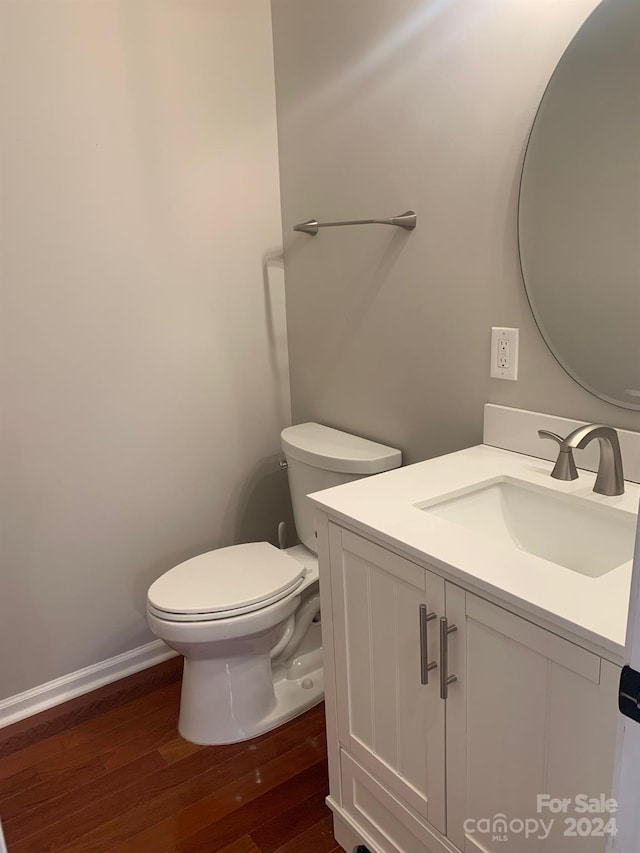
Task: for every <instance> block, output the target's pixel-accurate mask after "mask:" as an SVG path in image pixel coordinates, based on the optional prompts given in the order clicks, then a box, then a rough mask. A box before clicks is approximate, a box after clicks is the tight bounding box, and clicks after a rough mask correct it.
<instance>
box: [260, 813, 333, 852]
mask: <svg viewBox="0 0 640 853" xmlns="http://www.w3.org/2000/svg"><path fill="white" fill-rule="evenodd" d="M336 849H338V850H340V846H339V845H338V842H337V841H336V839H335V837H334V835H333V817H332V815H329V816H328V817H326V818H324V819H323V820H321V821H320V822H319V823H316V824H315V826H312V827H311V828H310V829H308V830H307V831H306V832H303V833H302V834H301V835H298V837H297V838H294V839H292V840H291V841H288V842H287V843H286V844H283V846H282V847H279V848H278V850H277V851H276V853H311V851H313V853H333V851H334V850H336Z"/></svg>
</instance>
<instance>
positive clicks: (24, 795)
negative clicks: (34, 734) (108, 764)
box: [0, 758, 104, 822]
mask: <svg viewBox="0 0 640 853" xmlns="http://www.w3.org/2000/svg"><path fill="white" fill-rule="evenodd" d="M102 773H104V765H103V763H102V762H101V761H100V759H99V758H93V759H91V760H90V761H87V762H85V763H84V764H81V765H80V766H76V767H72V768H71V769H70V770H67V771H66V772H63V773H59V774H58V775H57V776H54V777H52V778H49V779H47V781H46V782H42V783H41V784H40V785H32V786H30V787H27V788H25V789H24V790H22V791H17V792H16V793H15V794H13V796H11V797H6V798H5V799H3V800H2V801H1V802H0V814H1V815H2V820H3V821H5V822H6V821H9V820H11V818H14V817H18V816H19V815H24V814H26V812H28V811H30V810H31V809H34V808H37V807H38V806H42V805H44V803H46V802H48V801H49V800H53V799H56V798H57V797H59V796H61V795H62V794H63V793H65V791H68V790H69V789H70V788H77V787H79V786H81V785H84V784H86V783H87V782H90V783H93V782H94V781H95V779H96V777H99V776H101V775H102Z"/></svg>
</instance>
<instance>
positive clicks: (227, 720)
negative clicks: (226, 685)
mask: <svg viewBox="0 0 640 853" xmlns="http://www.w3.org/2000/svg"><path fill="white" fill-rule="evenodd" d="M184 663H185V668H184V674H183V681H182V697H181V700H180V719H179V721H178V731H179V732H180V734H181V735H182V737H183V738H185V740H188V741H191V743H197V744H201V745H203V746H213V745H220V744H225V743H238V742H240V741H244V740H250V739H251V738H254V737H256V736H257V735H260V734H263V733H264V732H268V731H271V730H272V729H276V728H278V726H281V725H282V724H283V723H286V722H287V721H288V720H292V719H294V718H295V717H297V716H299V715H300V714H302V713H304V712H305V711H307V710H309V708H312V707H313V706H314V705H317V704H319V703H320V702H321V701H322V700H323V698H324V670H323V666H322V651H321V649H315V650H311V651H309V652H308V653H306V654H301V655H298V656H297V657H296V659H295V660H294V661H293V662H292V664H291V666H289V667H287V668H286V669H285V668H283V667H277V668H276V669H275V671H273V672H272V670H271V664H270V661H269V659H268V658H266V659H262V660H259V661H257V660H256V659H255V658H253V659H252V661H251V662H250V663H251V667H252V669H253V672H252V676H253V678H252V679H251V680H250V681H249V683H251V681H253V685H254V688H255V689H254V690H253V691H252V693H253V696H252V697H249V696H245V697H243V701H240V702H238V703H237V704H238V707H237V713H236V711H235V710H234V708H224V709H223V708H221V707H220V704H219V702H220V698H221V692H220V690H216V689H215V687H214V685H215V683H216V681H217V682H218V685H219V684H220V681H221V680H228V679H229V676H230V672H229V661H227V662H220V661H204V660H187V659H185V662H184ZM221 663H222V668H221V666H220V664H221ZM236 663H238V662H236ZM239 663H240V666H241V667H243V666H244V665H246V664H249V661H244V662H239ZM233 669H235V666H234V667H233ZM243 675H246V672H243ZM295 676H299V677H295ZM266 679H268V682H269V684H267V683H266ZM203 685H209V686H210V687H209V689H208V690H204V691H203ZM256 700H258V701H256ZM258 707H260V709H261V711H262V713H260V712H259V711H258V710H257V709H258ZM249 708H251V709H252V711H253V712H254V713H255V718H253V719H250V718H248V717H247V710H248V709H249ZM216 711H217V712H216Z"/></svg>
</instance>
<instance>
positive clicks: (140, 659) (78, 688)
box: [0, 640, 176, 851]
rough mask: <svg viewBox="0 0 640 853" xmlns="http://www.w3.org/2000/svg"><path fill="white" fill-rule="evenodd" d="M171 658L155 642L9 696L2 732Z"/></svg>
mask: <svg viewBox="0 0 640 853" xmlns="http://www.w3.org/2000/svg"><path fill="white" fill-rule="evenodd" d="M172 657H176V653H175V652H174V651H173V650H172V649H170V648H169V647H168V646H166V645H165V644H164V643H163V641H162V640H153V641H152V642H151V643H146V645H144V646H138V648H137V649H131V651H128V652H124V653H123V654H121V655H116V657H113V658H109V659H108V660H103V661H100V663H95V664H93V665H92V666H87V667H85V668H84V669H78V670H77V671H76V672H71V673H69V675H63V676H62V677H61V678H56V679H55V680H54V681H48V682H47V683H46V684H41V685H40V686H39V687H32V688H31V690H25V692H24V693H18V694H17V695H16V696H10V697H9V698H8V699H3V700H2V701H0V729H1V728H4V727H5V726H9V725H11V723H17V722H18V721H19V720H24V719H25V718H26V717H31V716H32V715H33V714H38V713H40V711H46V710H47V708H53V707H54V706H55V705H61V704H62V703H63V702H67V701H68V700H69V699H74V698H75V697H76V696H82V694H83V693H90V692H91V691H92V690H96V689H97V688H98V687H103V686H104V685H105V684H111V682H113V681H118V680H119V679H120V678H126V676H127V675H133V674H134V672H140V670H143V669H148V668H149V667H150V666H155V665H156V664H158V663H162V661H165V660H169V658H172ZM1 849H2V848H1V847H0V851H1Z"/></svg>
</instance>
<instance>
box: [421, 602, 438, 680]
mask: <svg viewBox="0 0 640 853" xmlns="http://www.w3.org/2000/svg"><path fill="white" fill-rule="evenodd" d="M437 618H438V617H437V614H436V613H427V605H426V604H421V605H420V683H421V684H428V683H429V673H430V672H431V670H432V669H436V667H437V666H438V664H437V663H436V662H435V661H434V660H432V661H429V637H428V631H427V625H428V624H429V622H431V621H432V620H433V619H437Z"/></svg>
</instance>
